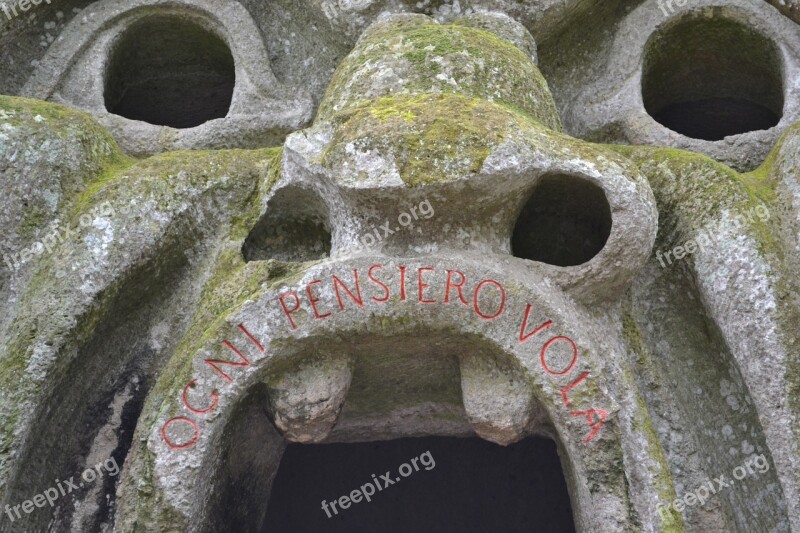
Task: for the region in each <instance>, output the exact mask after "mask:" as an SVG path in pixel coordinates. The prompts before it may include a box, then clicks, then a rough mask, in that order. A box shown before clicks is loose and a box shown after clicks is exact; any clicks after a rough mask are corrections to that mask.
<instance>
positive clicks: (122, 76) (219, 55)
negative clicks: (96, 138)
mask: <svg viewBox="0 0 800 533" xmlns="http://www.w3.org/2000/svg"><path fill="white" fill-rule="evenodd" d="M235 81H236V74H235V68H234V60H233V55H231V51H230V49H229V48H228V46H227V44H225V42H224V41H223V40H222V39H220V38H219V37H218V36H216V35H214V34H213V33H211V32H209V31H208V30H206V29H205V28H203V27H201V26H199V25H196V24H193V23H191V22H188V21H186V20H184V19H181V18H178V17H174V16H158V17H155V16H151V17H148V18H146V19H144V20H141V21H139V22H137V23H136V24H134V25H132V26H131V28H129V29H128V30H127V31H126V32H125V33H124V34H123V35H122V37H120V39H119V41H118V42H117V43H116V45H115V46H114V49H113V51H112V53H111V57H110V61H109V64H108V67H107V70H106V82H105V104H106V109H107V110H108V111H109V112H110V113H114V114H116V115H120V116H122V117H125V118H129V119H132V120H141V121H144V122H149V123H150V124H155V125H159V126H170V127H173V128H192V127H195V126H199V125H200V124H203V123H204V122H208V121H209V120H213V119H215V118H222V117H225V116H226V115H227V114H228V110H229V109H230V105H231V100H232V98H233V88H234V85H235Z"/></svg>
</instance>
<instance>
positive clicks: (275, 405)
mask: <svg viewBox="0 0 800 533" xmlns="http://www.w3.org/2000/svg"><path fill="white" fill-rule="evenodd" d="M351 379H352V370H351V365H350V361H349V359H348V358H347V357H334V358H330V359H326V360H315V361H311V362H306V363H303V364H301V365H298V366H297V367H295V368H294V369H292V370H289V371H285V370H284V371H282V372H280V373H279V374H276V375H273V376H271V377H270V379H269V383H268V391H269V398H270V400H269V410H270V414H271V416H272V419H273V421H274V423H275V426H276V427H277V428H278V430H280V431H281V432H282V433H283V434H284V437H286V439H288V440H290V441H292V442H301V443H312V442H320V441H323V440H325V439H326V438H327V436H328V434H329V433H330V432H331V430H332V429H333V427H334V426H335V425H336V421H337V420H338V418H339V413H341V411H342V405H344V400H345V397H346V396H347V391H348V389H349V388H350V381H351Z"/></svg>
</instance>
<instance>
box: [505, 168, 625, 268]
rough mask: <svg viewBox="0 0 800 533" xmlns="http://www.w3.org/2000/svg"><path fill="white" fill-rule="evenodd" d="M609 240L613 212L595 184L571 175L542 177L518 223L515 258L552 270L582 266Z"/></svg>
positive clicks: (513, 246)
mask: <svg viewBox="0 0 800 533" xmlns="http://www.w3.org/2000/svg"><path fill="white" fill-rule="evenodd" d="M609 235H611V208H610V206H609V204H608V199H607V198H606V195H605V192H604V191H603V190H602V189H601V188H600V187H598V186H597V185H595V184H593V183H591V182H589V181H587V180H585V179H583V178H578V177H574V176H568V175H549V176H543V177H542V178H541V179H540V181H539V183H537V185H536V187H535V189H534V190H533V193H532V194H531V197H530V199H529V200H528V202H527V203H526V204H525V206H524V207H523V208H522V212H521V214H520V215H519V218H518V219H517V225H516V227H515V228H514V234H513V235H512V237H511V248H512V250H513V253H514V256H516V257H520V258H522V259H530V260H531V261H539V262H541V263H547V264H550V265H555V266H561V267H568V266H576V265H582V264H583V263H586V262H588V261H589V260H591V259H592V258H593V257H594V256H596V255H597V254H598V253H600V251H601V250H602V249H603V247H604V246H605V245H606V242H607V241H608V237H609Z"/></svg>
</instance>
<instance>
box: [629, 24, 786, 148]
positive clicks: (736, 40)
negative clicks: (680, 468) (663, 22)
mask: <svg viewBox="0 0 800 533" xmlns="http://www.w3.org/2000/svg"><path fill="white" fill-rule="evenodd" d="M702 13H705V12H702ZM702 13H701V14H690V15H686V16H685V17H683V18H682V19H678V20H676V21H675V22H673V23H671V24H670V25H668V26H667V27H666V28H664V29H662V30H660V31H659V32H657V33H656V34H654V35H653V36H652V37H651V38H650V40H649V41H648V43H647V45H646V50H645V60H644V68H643V77H642V99H643V102H644V106H645V109H646V110H647V112H648V113H649V114H650V115H651V116H652V117H653V118H654V119H655V120H657V121H658V122H659V123H661V124H662V125H663V126H665V127H667V128H669V129H671V130H673V131H675V132H677V133H680V134H682V135H686V136H687V137H692V138H694V139H703V140H707V141H718V140H721V139H724V138H725V137H727V136H729V135H737V134H741V133H746V132H748V131H756V130H765V129H769V128H771V127H773V126H775V125H776V124H778V122H779V121H780V119H781V116H782V115H783V103H784V102H783V76H782V73H781V70H782V69H781V60H780V56H779V53H778V50H777V48H776V46H775V45H774V43H773V42H772V41H771V40H769V39H767V38H766V37H765V36H763V35H762V34H760V33H758V32H756V31H754V30H753V29H751V28H749V27H747V26H746V25H744V24H742V23H740V22H736V21H733V20H728V19H725V18H721V17H714V16H702V18H701V15H702Z"/></svg>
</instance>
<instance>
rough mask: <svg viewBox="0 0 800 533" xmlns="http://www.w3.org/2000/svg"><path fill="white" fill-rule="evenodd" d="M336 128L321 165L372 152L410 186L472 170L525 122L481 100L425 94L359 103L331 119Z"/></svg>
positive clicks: (445, 179) (443, 179)
mask: <svg viewBox="0 0 800 533" xmlns="http://www.w3.org/2000/svg"><path fill="white" fill-rule="evenodd" d="M336 124H337V126H338V127H337V128H336V130H335V133H334V137H333V139H332V141H331V143H330V145H329V148H328V150H327V151H326V152H325V153H324V154H323V157H322V163H323V164H325V165H326V166H334V165H335V164H336V163H337V162H338V161H341V160H343V159H345V158H347V157H349V152H350V151H351V150H352V149H353V148H355V150H356V151H359V152H370V151H373V150H374V151H377V152H378V153H379V154H380V155H381V156H383V157H386V158H387V159H391V160H393V161H394V164H395V165H396V167H397V169H398V171H399V173H400V178H401V179H402V180H403V182H404V183H406V184H407V185H409V186H416V185H421V184H424V183H435V182H441V181H447V180H449V179H454V178H456V177H460V176H463V175H467V174H472V173H476V172H478V171H479V170H480V169H481V167H482V166H483V162H484V160H485V159H486V157H487V156H488V155H489V154H490V153H491V150H492V149H493V148H494V147H496V146H497V145H498V144H499V143H501V142H502V141H503V140H504V139H505V138H506V137H507V135H508V134H509V132H516V131H518V130H520V129H521V128H523V127H524V126H526V125H528V124H529V122H528V121H527V119H526V117H523V116H521V115H518V114H516V113H514V112H512V111H510V110H508V109H506V108H503V107H500V106H497V105H494V104H492V103H489V102H486V101H485V100H480V99H475V98H469V97H465V96H461V95H447V94H430V95H422V96H413V97H404V98H400V97H395V98H379V99H377V100H374V101H371V102H365V103H362V104H361V105H359V106H356V107H353V108H351V109H350V110H348V111H346V112H343V113H340V114H339V115H337V117H336ZM365 176H366V175H365ZM355 178H356V179H357V178H359V175H356V176H355Z"/></svg>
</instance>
